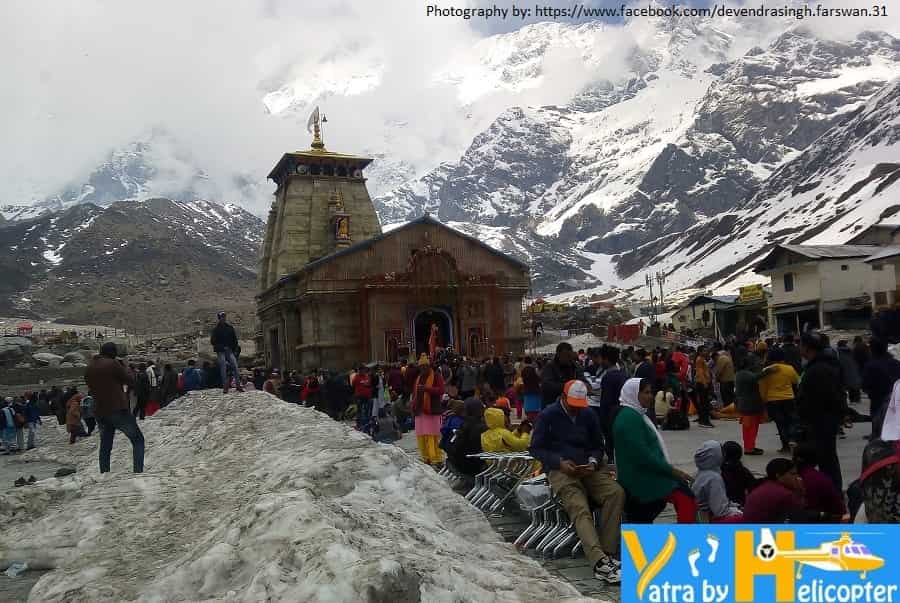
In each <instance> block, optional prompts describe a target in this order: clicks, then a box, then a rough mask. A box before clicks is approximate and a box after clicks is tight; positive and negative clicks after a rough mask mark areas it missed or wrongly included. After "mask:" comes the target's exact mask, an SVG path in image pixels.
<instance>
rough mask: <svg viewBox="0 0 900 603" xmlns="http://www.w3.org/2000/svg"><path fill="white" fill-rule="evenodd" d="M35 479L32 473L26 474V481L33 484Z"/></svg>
mask: <svg viewBox="0 0 900 603" xmlns="http://www.w3.org/2000/svg"><path fill="white" fill-rule="evenodd" d="M36 481H37V478H36V477H35V476H33V475H29V476H28V483H29V484H33V483H34V482H36Z"/></svg>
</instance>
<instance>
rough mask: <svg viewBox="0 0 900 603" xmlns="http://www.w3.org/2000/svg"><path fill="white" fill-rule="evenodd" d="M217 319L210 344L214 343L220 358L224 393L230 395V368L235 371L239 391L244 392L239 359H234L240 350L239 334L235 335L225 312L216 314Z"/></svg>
mask: <svg viewBox="0 0 900 603" xmlns="http://www.w3.org/2000/svg"><path fill="white" fill-rule="evenodd" d="M216 317H217V318H218V319H219V322H217V323H216V326H215V327H214V328H213V330H212V336H211V337H210V343H212V347H213V351H214V352H215V353H216V355H217V356H218V361H219V373H220V374H221V376H222V392H223V393H226V394H227V393H228V385H229V379H228V367H229V366H230V367H231V370H232V371H234V376H235V383H237V390H238V391H239V392H242V391H244V387H243V386H242V385H241V378H240V375H241V373H240V371H238V364H237V359H236V358H235V357H234V353H235V352H236V351H237V350H238V338H237V333H235V331H234V327H232V326H231V325H230V324H228V323H227V322H226V321H225V313H224V312H219V313H218V314H216Z"/></svg>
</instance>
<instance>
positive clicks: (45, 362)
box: [31, 352, 63, 366]
mask: <svg viewBox="0 0 900 603" xmlns="http://www.w3.org/2000/svg"><path fill="white" fill-rule="evenodd" d="M31 358H32V359H33V360H34V362H35V364H37V365H38V366H59V364H60V363H61V362H62V361H63V358H62V356H57V355H56V354H51V353H50V352H38V353H37V354H32V355H31Z"/></svg>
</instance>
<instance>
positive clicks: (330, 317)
mask: <svg viewBox="0 0 900 603" xmlns="http://www.w3.org/2000/svg"><path fill="white" fill-rule="evenodd" d="M528 283H529V277H528V270H527V269H526V268H525V267H523V266H521V265H520V264H517V263H515V262H513V261H511V260H510V259H507V258H504V257H503V256H500V255H497V254H494V253H492V252H490V251H488V250H486V249H484V248H483V247H480V246H478V245H476V244H474V243H473V242H472V241H471V240H468V239H466V238H464V237H461V236H460V235H459V234H456V233H454V232H453V231H451V230H449V229H447V228H445V227H442V226H439V225H434V224H421V225H414V226H412V227H409V228H407V229H405V230H404V231H402V232H398V233H396V234H393V235H391V236H388V237H385V238H383V239H381V240H378V241H375V242H373V243H372V244H371V245H370V246H368V247H364V248H361V249H358V250H353V251H352V252H350V253H346V254H343V255H339V256H336V257H334V258H333V259H331V260H330V261H329V262H327V263H323V264H321V265H319V266H311V267H307V268H306V269H305V270H302V271H300V272H298V273H296V274H295V275H294V276H292V277H291V278H290V279H286V280H282V281H281V282H280V283H279V284H278V286H277V287H273V288H270V289H269V290H267V291H265V292H263V293H262V294H261V295H260V297H259V299H258V303H259V308H260V313H259V316H260V328H261V332H262V342H263V347H264V349H265V354H266V359H267V362H269V361H270V359H271V357H272V350H271V349H268V348H269V347H270V336H269V333H270V330H271V329H277V330H278V333H279V344H278V345H279V349H280V359H281V367H282V368H284V369H294V370H303V371H306V370H311V369H315V368H320V367H324V368H329V369H334V370H346V369H349V368H351V367H353V366H356V365H358V364H359V363H360V362H369V361H372V360H377V361H385V360H387V359H388V358H387V352H386V349H385V334H386V332H395V333H396V332H399V334H400V339H401V341H400V344H401V345H400V347H403V345H406V344H407V343H408V342H409V343H412V344H413V345H414V342H415V334H414V330H413V324H412V319H413V316H414V315H415V313H416V312H417V311H419V310H423V309H426V308H429V307H433V306H449V307H450V310H451V314H452V327H453V331H454V347H455V348H456V349H457V350H463V351H466V348H467V347H468V346H467V344H468V339H469V337H468V336H469V334H470V332H471V331H470V330H473V329H474V332H476V333H477V334H479V336H480V337H483V338H484V339H486V340H487V342H486V343H485V344H484V345H480V346H479V347H480V349H478V350H477V351H476V354H477V355H485V354H487V353H490V352H491V348H493V351H494V352H495V353H498V354H501V353H507V352H509V353H520V352H522V351H523V350H524V346H525V341H526V336H525V333H524V332H523V330H522V319H521V312H522V311H521V308H522V299H523V296H524V294H525V293H526V292H527V288H528ZM467 353H469V352H467Z"/></svg>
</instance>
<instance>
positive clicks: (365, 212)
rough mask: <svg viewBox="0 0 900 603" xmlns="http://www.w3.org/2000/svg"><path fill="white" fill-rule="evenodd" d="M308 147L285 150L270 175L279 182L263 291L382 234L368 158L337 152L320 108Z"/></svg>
mask: <svg viewBox="0 0 900 603" xmlns="http://www.w3.org/2000/svg"><path fill="white" fill-rule="evenodd" d="M310 125H312V126H313V128H314V133H313V141H312V144H311V145H310V149H309V150H307V151H296V152H293V153H285V154H284V155H283V156H282V157H281V159H280V160H279V161H278V163H277V164H276V165H275V167H274V168H273V169H272V171H271V173H269V178H270V179H271V180H273V181H274V182H275V184H276V186H277V188H276V190H275V201H274V202H273V203H272V208H271V209H270V210H269V219H268V223H267V226H266V238H265V241H263V246H262V250H261V253H260V263H259V290H260V292H264V291H266V290H267V289H269V287H271V286H272V285H274V284H275V283H277V282H278V280H279V279H281V278H282V277H284V276H287V275H290V274H293V273H295V272H297V271H299V270H300V269H302V268H303V267H304V266H305V265H306V264H308V263H310V262H313V261H315V260H318V259H320V258H323V257H325V256H327V255H330V254H332V253H334V252H335V251H338V250H340V249H343V248H345V247H349V246H350V245H351V244H354V243H359V242H361V241H364V240H366V239H369V238H372V237H374V236H376V235H379V234H381V224H380V223H379V222H378V216H377V215H376V213H375V207H374V206H373V205H372V199H371V197H370V196H369V191H368V190H367V189H366V180H365V178H364V176H363V169H365V167H366V166H367V165H369V164H370V163H371V162H372V160H371V159H369V158H367V157H357V156H355V155H343V154H341V153H332V152H331V151H328V150H327V149H326V148H325V144H324V142H323V141H322V131H321V122H320V120H319V113H318V108H317V109H316V111H315V112H314V113H313V116H312V117H311V118H310Z"/></svg>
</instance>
